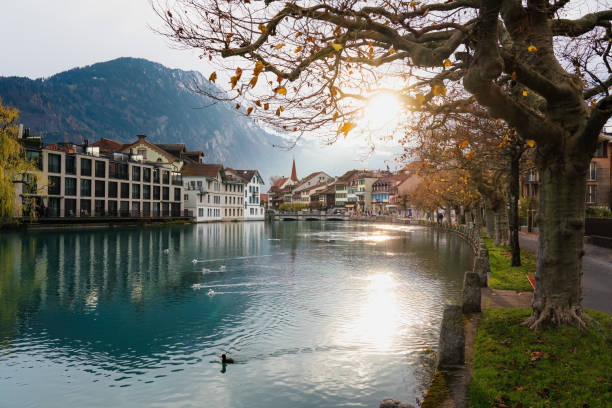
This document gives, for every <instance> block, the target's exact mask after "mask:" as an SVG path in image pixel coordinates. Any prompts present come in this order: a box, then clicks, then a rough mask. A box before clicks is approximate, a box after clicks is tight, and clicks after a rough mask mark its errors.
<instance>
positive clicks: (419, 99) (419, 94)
mask: <svg viewBox="0 0 612 408" xmlns="http://www.w3.org/2000/svg"><path fill="white" fill-rule="evenodd" d="M415 98H416V100H417V101H419V103H420V104H421V105H422V104H424V103H425V96H423V94H422V93H418V94H416V95H415Z"/></svg>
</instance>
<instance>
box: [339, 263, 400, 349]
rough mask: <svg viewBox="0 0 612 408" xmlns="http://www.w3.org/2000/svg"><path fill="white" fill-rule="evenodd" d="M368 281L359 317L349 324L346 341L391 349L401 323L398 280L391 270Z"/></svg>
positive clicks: (377, 274) (373, 275)
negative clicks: (397, 292) (397, 289)
mask: <svg viewBox="0 0 612 408" xmlns="http://www.w3.org/2000/svg"><path fill="white" fill-rule="evenodd" d="M364 280H365V281H366V282H368V284H367V287H366V291H367V295H366V297H365V299H363V301H362V302H360V304H361V308H360V310H359V312H358V313H357V314H356V315H357V318H356V319H355V320H354V321H353V322H351V323H349V324H348V327H347V332H346V341H348V342H351V343H354V342H358V343H360V344H364V343H365V344H369V345H370V346H372V347H373V348H375V349H376V350H378V351H383V350H388V349H389V348H390V347H391V346H392V344H393V340H394V334H395V333H397V328H398V325H399V320H400V318H399V304H398V301H397V296H396V287H397V282H395V280H394V279H393V275H392V274H391V273H376V274H372V275H370V276H368V277H366V278H364Z"/></svg>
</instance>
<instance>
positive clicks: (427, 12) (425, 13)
mask: <svg viewBox="0 0 612 408" xmlns="http://www.w3.org/2000/svg"><path fill="white" fill-rule="evenodd" d="M427 14H429V9H428V8H427V9H425V12H424V13H423V17H425V16H426V15H427Z"/></svg>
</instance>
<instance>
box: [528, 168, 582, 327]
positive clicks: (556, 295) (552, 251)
mask: <svg viewBox="0 0 612 408" xmlns="http://www.w3.org/2000/svg"><path fill="white" fill-rule="evenodd" d="M587 167H588V160H587V161H585V162H584V163H583V162H581V159H575V158H574V159H572V158H568V157H565V158H559V159H557V160H556V162H554V163H550V162H549V163H538V170H539V172H540V186H541V187H540V197H539V200H540V205H539V210H538V217H537V222H538V227H539V242H538V244H539V245H538V261H537V269H536V276H535V291H534V296H533V301H532V307H533V312H532V315H531V317H529V319H527V321H526V322H525V323H526V324H528V325H529V326H530V327H531V328H532V329H537V328H539V327H540V326H541V325H542V324H544V323H553V324H555V325H564V324H574V325H578V326H580V327H582V326H584V325H585V320H584V319H585V318H584V315H583V312H582V306H581V301H582V256H583V254H584V253H583V236H584V210H585V203H584V201H585V193H586V183H585V179H586V170H587Z"/></svg>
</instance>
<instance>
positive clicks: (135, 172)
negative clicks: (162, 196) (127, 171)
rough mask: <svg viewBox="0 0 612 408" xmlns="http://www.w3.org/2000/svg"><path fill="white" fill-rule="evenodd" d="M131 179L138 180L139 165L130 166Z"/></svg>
mask: <svg viewBox="0 0 612 408" xmlns="http://www.w3.org/2000/svg"><path fill="white" fill-rule="evenodd" d="M132 181H140V167H138V166H132Z"/></svg>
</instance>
